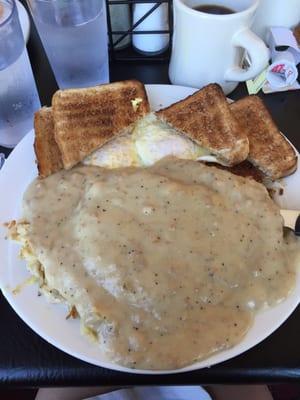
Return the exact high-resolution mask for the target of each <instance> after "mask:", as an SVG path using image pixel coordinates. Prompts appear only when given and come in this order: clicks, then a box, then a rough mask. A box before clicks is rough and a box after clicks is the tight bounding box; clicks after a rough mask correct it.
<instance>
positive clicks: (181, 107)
mask: <svg viewBox="0 0 300 400" xmlns="http://www.w3.org/2000/svg"><path fill="white" fill-rule="evenodd" d="M156 115H157V116H158V117H159V118H161V119H162V120H164V121H165V122H167V123H169V124H170V125H171V126H172V127H173V128H175V129H176V130H178V131H180V132H182V133H184V134H185V135H187V136H188V137H189V138H190V139H192V140H194V141H195V142H196V143H198V144H199V145H200V146H202V147H204V148H206V149H207V150H209V151H210V152H211V153H212V154H214V155H216V156H217V157H218V158H219V159H220V160H222V161H223V162H225V163H226V164H227V165H235V164H238V163H239V162H241V161H243V160H245V159H246V158H247V155H248V152H249V143H248V139H247V136H246V135H245V134H244V133H243V132H242V131H241V130H240V129H239V124H238V122H237V121H236V119H235V118H234V117H233V115H232V113H231V111H230V109H229V105H228V103H227V100H226V97H225V96H224V93H223V91H222V89H221V87H220V86H219V85H217V84H210V85H208V86H206V87H204V88H203V89H201V90H199V91H197V92H196V93H194V94H192V95H191V96H189V97H187V98H186V99H184V100H181V101H179V102H177V103H174V104H172V105H171V106H169V107H166V108H164V109H162V110H159V111H158V112H156Z"/></svg>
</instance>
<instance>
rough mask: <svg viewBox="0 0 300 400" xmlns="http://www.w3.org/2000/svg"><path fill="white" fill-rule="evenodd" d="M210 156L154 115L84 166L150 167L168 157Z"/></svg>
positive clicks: (197, 158)
mask: <svg viewBox="0 0 300 400" xmlns="http://www.w3.org/2000/svg"><path fill="white" fill-rule="evenodd" d="M209 154H210V153H209V152H208V151H207V150H205V149H203V148H202V147H201V146H199V145H198V144H196V143H195V142H193V141H192V140H191V139H189V138H188V137H185V136H184V135H181V134H180V133H178V132H177V131H176V130H175V129H173V128H171V127H170V126H169V125H167V124H166V123H164V122H162V121H160V120H159V119H158V118H157V117H156V115H155V114H153V113H150V114H147V115H146V116H145V117H144V118H142V119H140V120H139V121H138V122H137V123H136V125H135V126H134V128H133V130H132V132H131V133H127V134H124V135H122V136H118V137H116V138H114V139H112V140H111V141H109V142H108V143H106V144H105V145H104V146H102V147H101V148H100V149H98V150H96V151H95V152H94V153H92V154H91V155H89V156H88V157H87V158H85V160H84V161H83V163H84V164H85V165H94V166H99V167H105V168H120V167H131V166H135V167H146V166H150V165H153V164H154V163H155V162H157V161H159V160H161V159H162V158H164V157H166V156H175V157H178V158H182V159H188V160H199V159H202V158H203V159H205V158H207V157H208V156H209ZM209 157H210V158H211V156H209ZM213 158H214V157H213ZM214 161H215V160H214Z"/></svg>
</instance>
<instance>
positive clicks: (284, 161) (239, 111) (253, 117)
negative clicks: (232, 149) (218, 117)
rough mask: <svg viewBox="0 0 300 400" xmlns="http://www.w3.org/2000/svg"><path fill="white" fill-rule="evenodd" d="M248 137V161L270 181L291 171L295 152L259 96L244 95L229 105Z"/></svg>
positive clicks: (294, 164) (295, 159) (295, 164)
mask: <svg viewBox="0 0 300 400" xmlns="http://www.w3.org/2000/svg"><path fill="white" fill-rule="evenodd" d="M230 109H231V110H232V112H233V114H234V116H235V117H236V118H237V120H238V121H239V123H240V125H241V127H242V129H243V131H244V132H245V134H246V135H247V136H248V139H249V156H248V160H249V161H250V162H251V163H252V164H253V165H255V166H256V167H257V168H259V169H260V170H261V171H262V172H263V173H264V174H265V175H266V176H268V177H269V178H270V179H272V180H276V179H279V178H282V177H284V176H287V175H290V174H292V173H293V172H294V171H295V170H296V168H297V155H296V153H295V151H294V149H293V147H292V146H291V145H290V144H289V142H288V141H287V140H286V138H285V137H284V136H283V135H282V134H281V132H280V131H279V129H278V128H277V126H276V125H275V123H274V121H273V120H272V117H271V115H270V113H269V111H268V110H267V108H266V107H265V105H264V103H263V101H262V100H261V99H260V98H259V97H258V96H247V97H245V98H243V99H241V100H238V101H236V102H234V103H232V104H231V105H230Z"/></svg>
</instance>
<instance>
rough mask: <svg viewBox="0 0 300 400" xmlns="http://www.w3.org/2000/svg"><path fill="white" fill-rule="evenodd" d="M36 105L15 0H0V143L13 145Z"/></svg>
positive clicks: (30, 120)
mask: <svg viewBox="0 0 300 400" xmlns="http://www.w3.org/2000/svg"><path fill="white" fill-rule="evenodd" d="M40 106H41V104H40V100H39V96H38V93H37V90H36V85H35V81H34V78H33V74H32V70H31V65H30V62H29V59H28V55H27V50H26V46H25V43H24V38H23V34H22V30H21V26H20V22H19V17H18V11H17V6H16V3H15V0H0V145H2V146H6V147H14V146H15V145H16V144H17V143H18V142H19V141H20V140H21V139H22V137H23V136H24V135H25V134H26V133H27V132H29V131H30V130H31V129H32V127H33V115H34V112H35V111H36V110H38V109H39V108H40Z"/></svg>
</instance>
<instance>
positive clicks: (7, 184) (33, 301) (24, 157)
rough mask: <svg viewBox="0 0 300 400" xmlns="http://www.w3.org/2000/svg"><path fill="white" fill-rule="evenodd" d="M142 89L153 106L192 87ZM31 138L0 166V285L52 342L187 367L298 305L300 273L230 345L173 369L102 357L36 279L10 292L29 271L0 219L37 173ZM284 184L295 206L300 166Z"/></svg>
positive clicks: (12, 215) (256, 334)
mask: <svg viewBox="0 0 300 400" xmlns="http://www.w3.org/2000/svg"><path fill="white" fill-rule="evenodd" d="M147 92H148V95H149V99H150V103H151V106H152V108H153V109H157V108H161V107H164V106H167V105H169V104H171V103H173V102H175V101H178V100H180V99H182V98H184V97H186V96H187V95H189V94H191V93H192V92H193V89H191V88H185V87H180V86H170V85H148V86H147ZM32 143H33V132H30V133H29V134H28V135H26V136H25V137H24V139H23V140H22V141H21V142H20V144H19V145H18V146H17V147H16V148H15V149H14V151H13V152H12V153H11V155H10V157H9V158H8V160H7V161H6V163H5V165H4V167H3V168H2V170H1V171H0V188H1V196H0V254H1V258H2V260H1V261H2V262H1V267H0V286H1V288H2V291H3V293H4V295H5V297H6V298H7V300H8V301H9V303H10V304H11V306H12V307H13V309H14V310H15V311H16V313H17V314H18V315H19V316H20V317H21V318H22V319H23V320H24V321H25V322H26V323H27V324H28V325H29V326H30V327H31V328H32V329H33V330H34V331H35V332H36V333H38V334H39V335H40V336H41V337H43V338H44V339H45V340H47V341H48V342H49V343H51V344H53V345H54V346H56V347H57V348H59V349H61V350H63V351H65V352H66V353H68V354H71V355H73V356H74V357H77V358H79V359H81V360H84V361H87V362H90V363H91V364H95V365H99V366H101V367H105V368H110V369H115V370H119V371H125V372H135V373H147V374H158V373H160V374H161V373H163V374H164V373H175V372H183V371H191V370H195V369H198V368H203V367H207V366H211V365H213V364H217V363H220V362H222V361H225V360H228V359H230V358H232V357H235V356H237V355H239V354H241V353H243V352H244V351H246V350H248V349H250V348H251V347H253V346H255V345H256V344H257V343H259V342H261V341H262V340H263V339H265V338H266V337H267V336H269V335H270V334H271V333H272V332H274V331H275V330H276V329H277V328H278V327H279V326H280V325H281V324H282V323H283V322H284V321H285V320H286V319H287V318H288V316H289V315H290V314H291V313H292V312H293V310H294V309H295V308H296V306H297V305H298V302H299V300H300V273H299V274H298V276H297V283H296V289H295V290H294V291H293V293H292V294H291V295H290V296H289V297H288V298H287V299H286V300H285V301H284V302H282V303H281V304H279V305H278V306H276V307H274V308H271V309H269V310H266V311H263V312H260V313H259V314H258V315H257V317H256V318H255V322H254V325H253V326H252V328H251V329H250V331H249V332H248V334H247V335H246V337H245V338H244V340H243V341H242V342H241V343H240V344H238V345H237V346H235V347H233V348H231V349H229V350H226V351H222V352H220V353H218V354H216V355H214V356H212V357H210V358H208V359H206V360H204V361H201V362H197V363H195V364H193V365H190V366H188V367H185V368H182V369H180V370H176V371H174V370H171V371H170V370H169V371H145V370H131V369H129V368H124V367H122V366H119V365H114V364H111V363H109V362H107V360H106V359H105V357H104V356H103V354H102V353H101V351H100V349H99V348H97V346H95V345H94V344H91V343H90V342H89V341H88V339H86V338H85V337H83V336H81V335H80V331H79V321H77V320H72V319H69V320H66V319H65V317H66V309H65V308H64V307H63V306H62V305H58V304H54V305H53V304H48V303H47V302H46V300H45V298H44V297H43V296H41V297H38V296H37V289H38V288H37V286H36V285H27V286H25V287H24V288H23V289H22V290H21V291H20V293H19V294H17V295H13V294H12V289H13V288H15V287H16V286H17V285H18V284H20V283H22V282H24V280H25V279H26V278H27V277H28V276H29V273H28V272H27V271H26V268H25V262H24V261H22V260H19V259H18V257H17V254H18V250H19V245H17V244H15V243H12V242H11V241H8V240H5V234H6V229H5V228H4V227H3V226H2V222H5V221H9V220H11V219H16V218H18V217H20V205H21V200H22V195H23V193H24V190H25V189H26V187H27V185H28V184H29V183H30V182H31V181H32V180H33V179H34V178H35V177H36V175H37V170H36V166H35V162H34V159H35V157H34V153H33V147H32ZM284 185H285V194H284V196H281V198H280V201H281V203H282V204H285V206H286V207H288V208H297V207H298V208H300V192H299V191H297V188H299V187H300V170H299V169H298V171H297V172H296V173H295V174H294V175H293V176H292V177H290V178H287V179H285V180H284ZM207 334H209V332H208V333H207Z"/></svg>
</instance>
